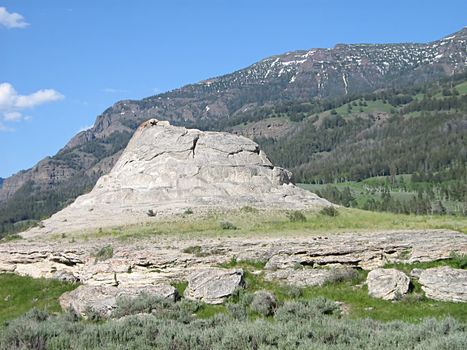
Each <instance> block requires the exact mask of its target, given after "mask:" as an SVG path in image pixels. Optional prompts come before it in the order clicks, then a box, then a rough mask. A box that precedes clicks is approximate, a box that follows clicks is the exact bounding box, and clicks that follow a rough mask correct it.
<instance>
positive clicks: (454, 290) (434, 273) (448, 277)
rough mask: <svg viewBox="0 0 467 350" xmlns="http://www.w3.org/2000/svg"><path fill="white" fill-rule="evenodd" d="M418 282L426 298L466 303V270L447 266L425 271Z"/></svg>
mask: <svg viewBox="0 0 467 350" xmlns="http://www.w3.org/2000/svg"><path fill="white" fill-rule="evenodd" d="M419 282H420V284H421V285H422V289H423V291H424V292H425V295H426V297H427V298H430V299H434V300H441V301H454V302H464V303H465V302H467V270H462V269H453V268H451V267H448V266H443V267H437V268H432V269H426V270H424V271H423V272H422V273H421V275H420V279H419Z"/></svg>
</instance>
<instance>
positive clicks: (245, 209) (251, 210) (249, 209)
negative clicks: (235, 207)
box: [240, 205, 258, 213]
mask: <svg viewBox="0 0 467 350" xmlns="http://www.w3.org/2000/svg"><path fill="white" fill-rule="evenodd" d="M240 211H241V212H243V213H257V212H258V209H256V208H253V207H250V206H249V205H245V206H244V207H241V208H240Z"/></svg>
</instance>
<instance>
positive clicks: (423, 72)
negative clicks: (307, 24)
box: [0, 27, 467, 231]
mask: <svg viewBox="0 0 467 350" xmlns="http://www.w3.org/2000/svg"><path fill="white" fill-rule="evenodd" d="M466 66H467V28H466V27H464V28H463V29H461V30H460V31H458V32H456V33H454V34H452V35H449V36H447V37H445V38H442V39H440V40H437V41H433V42H430V43H421V44H420V43H402V44H353V45H347V44H338V45H336V46H335V47H334V48H329V49H321V48H318V49H311V50H300V51H294V52H288V53H285V54H281V55H276V56H272V57H269V58H266V59H264V60H261V61H259V62H257V63H254V64H253V65H251V66H249V67H247V68H244V69H241V70H239V71H236V72H233V73H231V74H227V75H223V76H220V77H215V78H210V79H207V80H204V81H201V82H199V83H196V84H190V85H187V86H184V87H181V88H179V89H175V90H173V91H169V92H166V93H162V94H158V95H155V96H151V97H148V98H144V99H142V100H124V101H119V102H117V103H115V104H114V105H113V106H111V107H110V108H108V109H107V110H105V111H104V112H103V113H102V114H101V115H99V116H98V117H97V119H96V122H95V124H94V126H93V127H92V128H90V129H88V130H85V131H82V132H80V133H78V134H77V135H76V136H75V137H73V138H72V139H71V140H70V141H69V142H68V143H67V144H66V145H65V146H64V147H63V148H62V149H61V150H60V151H59V152H58V153H57V154H56V155H55V156H53V157H47V158H45V159H43V160H41V161H40V162H39V163H38V164H36V165H35V166H33V167H32V168H31V169H28V170H23V171H20V172H18V173H17V174H15V175H13V176H11V177H9V178H7V179H0V209H1V211H3V215H0V216H1V217H0V224H1V225H3V227H0V228H1V229H2V230H3V231H4V230H9V229H10V228H11V227H12V226H13V227H16V226H18V224H17V223H24V222H26V223H27V221H28V220H31V219H34V220H36V219H41V218H42V217H44V216H48V215H50V214H52V213H54V212H56V211H57V210H59V209H61V208H62V207H63V206H65V205H66V204H68V203H70V201H72V200H73V199H74V198H76V197H77V196H78V195H80V194H82V193H84V192H87V191H89V190H90V189H91V188H92V187H93V185H94V184H95V182H96V181H97V179H98V178H99V177H100V176H102V175H103V174H106V173H108V172H109V171H110V169H111V168H112V166H113V165H114V164H115V162H116V161H117V159H118V158H119V156H120V154H121V152H122V150H123V149H124V147H125V146H126V144H127V143H128V141H129V139H130V137H131V135H132V134H133V132H134V130H135V129H136V127H137V126H138V125H139V124H140V123H141V122H143V121H144V120H147V119H150V118H157V119H159V120H168V121H170V123H171V124H173V125H183V126H188V127H197V128H200V129H202V130H207V129H212V130H224V131H230V132H233V133H238V134H243V135H245V136H248V137H251V138H257V139H262V140H263V141H264V142H265V144H266V145H269V151H268V153H269V154H270V156H271V158H272V159H273V160H274V159H275V156H276V157H278V156H277V154H279V153H280V152H281V147H282V146H280V147H278V146H277V144H276V145H274V143H277V142H276V141H277V140H280V139H284V140H287V142H288V143H290V142H297V141H296V140H299V139H297V137H298V136H300V131H301V130H302V129H303V126H306V125H307V124H306V123H309V122H310V119H311V118H313V120H312V124H313V126H312V127H314V128H316V126H317V125H318V126H321V125H322V123H323V122H324V121H323V116H322V112H324V111H326V110H328V114H330V113H331V112H330V111H332V112H333V113H332V115H333V116H335V115H336V114H337V115H339V113H336V112H334V109H335V108H338V107H340V106H342V105H345V104H349V103H350V101H354V105H355V100H356V99H358V98H360V97H361V96H363V95H365V94H373V96H376V95H375V94H378V93H379V94H381V93H382V92H384V91H389V90H390V91H393V92H394V91H398V93H396V94H395V95H404V94H405V95H407V93H405V92H404V93H400V92H401V91H406V90H407V89H409V88H411V87H413V86H423V84H429V83H431V82H436V81H442V80H443V79H445V78H449V77H457V76H459V75H460V76H462V74H463V73H465V71H466ZM461 82H462V81H461ZM404 89H405V90H404ZM382 99H384V98H382ZM385 101H386V100H385ZM406 102H407V101H406ZM399 105H400V106H402V105H404V104H403V103H402V104H399ZM393 106H395V105H393ZM347 107H348V106H347ZM351 107H352V105H351V106H350V109H351ZM350 109H349V110H350ZM284 111H285V114H287V113H289V112H290V111H292V112H293V113H292V114H293V116H292V117H290V113H289V114H288V118H285V119H284V118H281V116H283V115H284V113H283V112H284ZM360 111H361V112H362V113H363V112H368V111H367V110H366V109H365V108H360ZM370 112H371V111H370ZM383 112H384V108H383ZM392 112H394V111H392ZM320 113H321V114H320ZM340 114H343V113H340ZM367 114H368V113H367ZM389 114H391V113H390V112H389V110H388V111H386V114H384V113H382V114H377V115H376V116H375V115H373V114H372V118H374V119H375V120H376V119H377V118H380V119H379V120H380V121H381V119H382V120H386V119H387V118H388V115H389ZM367 116H368V115H367ZM334 119H336V118H334ZM360 119H361V118H359V119H358V120H360ZM363 119H364V120H367V119H368V118H366V119H365V118H363ZM363 119H362V120H363ZM375 120H373V121H372V125H373V124H378V123H379V124H380V121H377V120H376V121H375ZM462 120H464V119H462V118H461V121H459V123H460V125H464V124H462V123H463V122H462ZM326 122H327V121H326ZM334 122H335V121H333V123H334ZM336 123H337V124H339V120H338V119H337V122H336ZM337 124H336V125H337ZM360 131H361V130H360ZM293 140H295V141H293ZM300 142H301V141H300ZM305 143H306V142H305ZM282 144H283V143H281V144H280V145H282ZM302 144H303V143H302ZM302 148H303V147H302ZM282 151H283V150H282ZM302 151H303V152H305V153H306V152H308V153H310V154H311V153H313V152H312V150H311V149H307V148H306V147H305V148H304V149H302ZM322 151H323V150H322V149H321V150H320V152H322ZM325 151H329V150H325ZM278 158H279V159H281V157H278ZM282 158H284V156H283V155H282ZM310 159H311V158H310V157H307V158H306V159H305V160H303V162H302V160H299V161H297V162H295V163H293V164H292V163H291V164H280V165H290V166H292V167H294V166H297V167H299V166H300V164H301V163H300V162H302V163H307V162H309V161H310ZM279 163H281V162H279ZM302 170H303V167H302ZM340 175H341V174H340ZM340 175H339V176H340Z"/></svg>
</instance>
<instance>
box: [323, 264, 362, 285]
mask: <svg viewBox="0 0 467 350" xmlns="http://www.w3.org/2000/svg"><path fill="white" fill-rule="evenodd" d="M331 272H332V274H331V276H330V277H329V279H328V283H336V282H344V281H352V280H355V279H357V278H358V273H357V271H355V270H354V269H352V268H350V267H337V268H333V269H331Z"/></svg>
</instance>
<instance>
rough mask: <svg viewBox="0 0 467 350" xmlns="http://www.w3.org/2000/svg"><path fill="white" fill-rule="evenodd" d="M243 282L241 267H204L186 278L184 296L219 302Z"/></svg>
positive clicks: (208, 301)
mask: <svg viewBox="0 0 467 350" xmlns="http://www.w3.org/2000/svg"><path fill="white" fill-rule="evenodd" d="M242 284H243V270H241V269H233V270H226V269H216V268H212V269H204V270H200V271H195V272H194V273H192V274H191V275H190V277H189V279H188V287H187V288H186V290H185V298H187V299H192V300H199V301H203V302H205V303H207V304H221V303H222V302H223V301H224V299H225V298H226V297H228V296H229V295H231V294H232V293H233V292H234V290H235V288H238V287H240V286H242Z"/></svg>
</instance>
